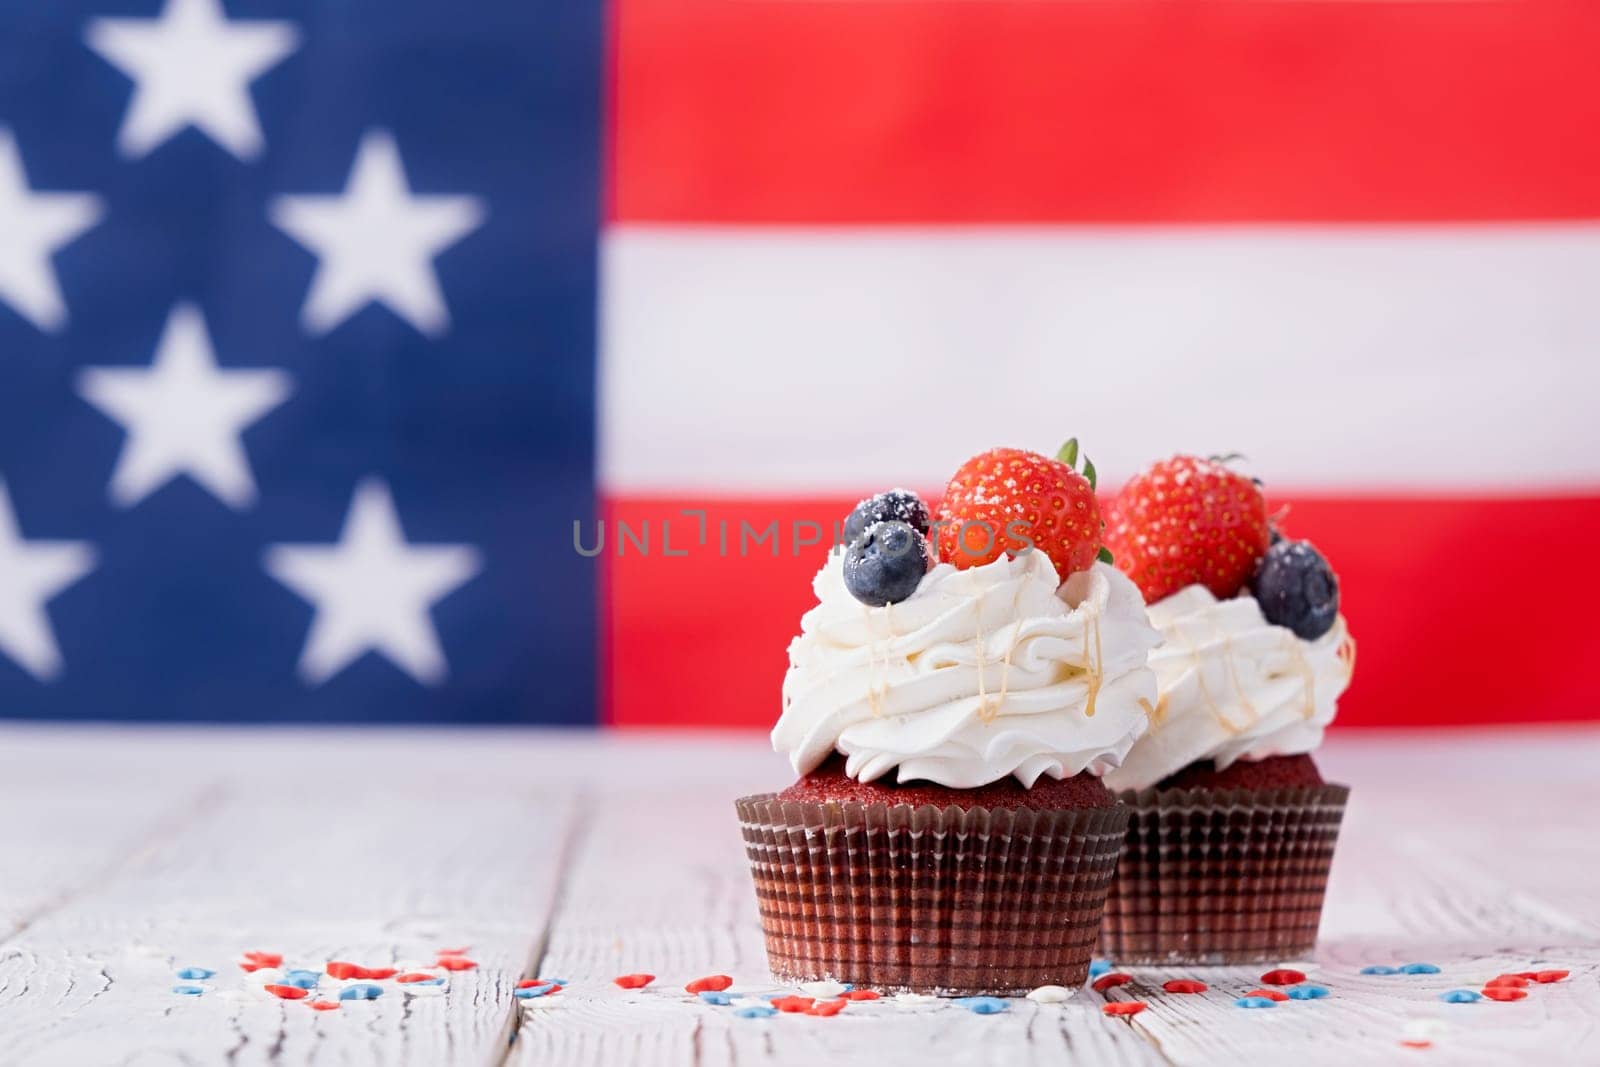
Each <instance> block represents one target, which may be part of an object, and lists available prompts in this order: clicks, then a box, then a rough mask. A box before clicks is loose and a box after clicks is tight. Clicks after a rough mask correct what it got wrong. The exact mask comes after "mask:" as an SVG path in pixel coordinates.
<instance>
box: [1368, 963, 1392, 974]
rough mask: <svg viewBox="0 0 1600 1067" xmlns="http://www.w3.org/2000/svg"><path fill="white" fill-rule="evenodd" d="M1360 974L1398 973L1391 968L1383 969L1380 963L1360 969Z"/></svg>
mask: <svg viewBox="0 0 1600 1067" xmlns="http://www.w3.org/2000/svg"><path fill="white" fill-rule="evenodd" d="M1361 973H1362V974H1399V973H1400V972H1399V971H1398V970H1396V969H1395V968H1393V967H1385V966H1384V965H1383V964H1381V963H1375V964H1373V965H1372V966H1371V967H1363V968H1361Z"/></svg>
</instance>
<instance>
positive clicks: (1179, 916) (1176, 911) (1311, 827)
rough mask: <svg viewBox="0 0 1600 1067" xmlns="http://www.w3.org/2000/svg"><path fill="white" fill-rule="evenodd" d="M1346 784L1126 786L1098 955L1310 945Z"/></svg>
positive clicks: (1161, 956) (1244, 955) (1261, 954)
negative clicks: (1122, 829)
mask: <svg viewBox="0 0 1600 1067" xmlns="http://www.w3.org/2000/svg"><path fill="white" fill-rule="evenodd" d="M1349 795H1350V790H1349V788H1348V787H1347V786H1342V785H1323V786H1315V787H1302V788H1294V789H1258V790H1251V789H1226V790H1216V789H1169V790H1166V791H1158V790H1156V789H1153V788H1152V789H1145V790H1142V791H1139V792H1136V793H1135V792H1125V793H1123V794H1121V797H1120V798H1121V800H1122V801H1123V803H1125V804H1127V805H1128V808H1129V820H1128V836H1127V846H1126V848H1125V849H1124V850H1123V854H1122V860H1121V862H1120V863H1119V864H1118V866H1117V877H1116V880H1115V883H1114V884H1113V886H1112V888H1111V892H1110V894H1109V896H1108V897H1107V900H1106V916H1105V925H1104V926H1103V927H1102V928H1101V931H1100V948H1099V951H1100V953H1101V954H1102V955H1105V956H1107V957H1109V958H1110V959H1111V960H1112V961H1113V962H1114V963H1115V964H1116V965H1118V966H1122V965H1124V964H1166V963H1189V964H1228V963H1255V962H1264V961H1278V960H1283V959H1291V958H1293V957H1296V956H1304V955H1307V954H1309V953H1310V952H1311V951H1312V949H1313V948H1315V947H1316V942H1317V925H1318V924H1319V923H1320V922H1321V919H1322V899H1323V895H1324V893H1325V891H1326V889H1327V885H1328V871H1329V868H1330V867H1331V866H1332V864H1333V850H1334V845H1335V844H1336V842H1337V841H1338V838H1339V823H1340V820H1341V819H1343V817H1344V808H1345V801H1346V800H1347V799H1348V797H1349Z"/></svg>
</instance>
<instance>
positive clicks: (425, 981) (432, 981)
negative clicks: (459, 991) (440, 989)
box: [405, 977, 444, 985]
mask: <svg viewBox="0 0 1600 1067" xmlns="http://www.w3.org/2000/svg"><path fill="white" fill-rule="evenodd" d="M405 984H406V985H444V979H443V978H442V977H441V978H419V979H417V980H416V981H415V982H407V983H405Z"/></svg>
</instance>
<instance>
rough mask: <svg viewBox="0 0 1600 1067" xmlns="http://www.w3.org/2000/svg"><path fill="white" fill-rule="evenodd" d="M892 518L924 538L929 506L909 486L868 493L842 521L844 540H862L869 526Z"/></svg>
mask: <svg viewBox="0 0 1600 1067" xmlns="http://www.w3.org/2000/svg"><path fill="white" fill-rule="evenodd" d="M891 519H892V520H894V521H895V522H903V523H905V524H906V525H908V526H910V527H912V528H914V529H915V530H916V531H917V532H918V533H920V534H922V535H923V536H924V537H926V536H927V535H928V505H926V504H924V503H923V502H922V498H921V497H920V496H918V495H917V494H915V493H913V492H912V491H911V490H909V489H891V490H889V491H888V492H887V493H879V494H878V495H877V496H869V497H867V499H865V500H863V501H862V502H861V503H859V504H857V505H856V509H855V510H854V511H852V512H851V513H850V517H849V518H847V519H845V520H844V543H845V544H847V545H850V544H854V543H855V542H857V541H859V540H861V535H862V534H864V533H866V532H867V527H868V526H871V525H872V524H873V523H875V522H887V521H889V520H891Z"/></svg>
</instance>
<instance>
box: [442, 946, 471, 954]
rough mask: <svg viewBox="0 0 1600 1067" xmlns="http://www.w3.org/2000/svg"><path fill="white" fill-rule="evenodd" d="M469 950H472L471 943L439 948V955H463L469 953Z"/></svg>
mask: <svg viewBox="0 0 1600 1067" xmlns="http://www.w3.org/2000/svg"><path fill="white" fill-rule="evenodd" d="M471 951H472V946H471V945H462V946H461V947H460V948H442V949H440V950H439V955H441V956H465V955H466V954H467V953H469V952H471Z"/></svg>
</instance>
